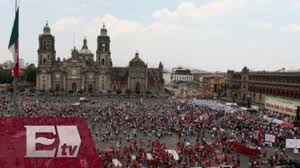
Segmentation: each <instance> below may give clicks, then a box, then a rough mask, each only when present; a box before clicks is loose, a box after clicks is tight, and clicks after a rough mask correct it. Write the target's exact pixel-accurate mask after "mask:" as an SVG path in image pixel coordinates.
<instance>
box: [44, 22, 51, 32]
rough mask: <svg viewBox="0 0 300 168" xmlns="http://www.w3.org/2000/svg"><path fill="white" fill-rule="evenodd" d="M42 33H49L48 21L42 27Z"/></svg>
mask: <svg viewBox="0 0 300 168" xmlns="http://www.w3.org/2000/svg"><path fill="white" fill-rule="evenodd" d="M44 34H51V29H50V27H49V25H48V22H46V25H45V27H44Z"/></svg>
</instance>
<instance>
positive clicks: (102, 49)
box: [96, 25, 112, 67]
mask: <svg viewBox="0 0 300 168" xmlns="http://www.w3.org/2000/svg"><path fill="white" fill-rule="evenodd" d="M110 54H111V53H110V37H109V36H108V35H107V29H106V28H105V25H103V27H102V29H101V34H100V36H98V39H97V59H96V61H97V65H99V66H100V67H112V61H111V57H110Z"/></svg>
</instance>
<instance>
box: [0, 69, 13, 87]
mask: <svg viewBox="0 0 300 168" xmlns="http://www.w3.org/2000/svg"><path fill="white" fill-rule="evenodd" d="M12 81H13V76H12V72H11V70H9V69H3V68H2V67H0V84H3V83H12Z"/></svg>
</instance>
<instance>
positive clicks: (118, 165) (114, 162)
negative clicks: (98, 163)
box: [112, 159, 122, 167]
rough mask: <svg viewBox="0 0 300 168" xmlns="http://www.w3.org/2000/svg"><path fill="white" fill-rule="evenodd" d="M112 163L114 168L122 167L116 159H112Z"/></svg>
mask: <svg viewBox="0 0 300 168" xmlns="http://www.w3.org/2000/svg"><path fill="white" fill-rule="evenodd" d="M112 162H113V164H114V165H115V166H116V167H122V164H121V162H120V161H119V160H118V159H113V160H112Z"/></svg>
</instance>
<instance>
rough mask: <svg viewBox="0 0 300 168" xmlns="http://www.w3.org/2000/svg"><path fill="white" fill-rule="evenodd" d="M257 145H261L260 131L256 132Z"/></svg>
mask: <svg viewBox="0 0 300 168" xmlns="http://www.w3.org/2000/svg"><path fill="white" fill-rule="evenodd" d="M257 143H258V145H261V143H262V133H261V130H260V129H259V130H258V132H257Z"/></svg>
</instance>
